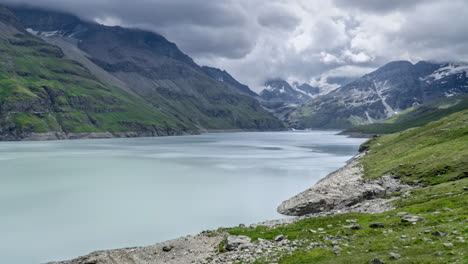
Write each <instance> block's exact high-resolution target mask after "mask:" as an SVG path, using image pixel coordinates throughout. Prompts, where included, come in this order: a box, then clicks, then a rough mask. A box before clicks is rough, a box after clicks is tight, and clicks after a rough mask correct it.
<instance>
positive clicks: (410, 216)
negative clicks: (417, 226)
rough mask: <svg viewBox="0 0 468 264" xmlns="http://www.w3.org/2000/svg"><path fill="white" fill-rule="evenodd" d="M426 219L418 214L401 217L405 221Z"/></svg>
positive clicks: (412, 221) (413, 221)
mask: <svg viewBox="0 0 468 264" xmlns="http://www.w3.org/2000/svg"><path fill="white" fill-rule="evenodd" d="M421 221H424V218H422V217H420V216H416V215H405V216H403V217H402V218H401V222H403V223H416V222H421Z"/></svg>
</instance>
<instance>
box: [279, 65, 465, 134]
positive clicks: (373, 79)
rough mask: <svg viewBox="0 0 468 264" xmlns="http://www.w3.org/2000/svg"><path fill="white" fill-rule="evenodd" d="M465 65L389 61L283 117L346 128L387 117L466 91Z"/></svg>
mask: <svg viewBox="0 0 468 264" xmlns="http://www.w3.org/2000/svg"><path fill="white" fill-rule="evenodd" d="M467 69H468V67H467V66H466V65H462V64H453V63H442V64H441V63H431V62H424V61H422V62H418V63H416V64H414V65H413V64H412V63H410V62H407V61H396V62H391V63H388V64H387V65H385V66H383V67H381V68H379V69H378V70H376V71H374V72H372V73H369V74H367V75H364V76H363V77H361V78H360V79H358V80H356V81H354V82H351V83H349V84H347V85H345V86H343V87H340V88H338V89H336V90H334V91H333V92H331V93H329V94H327V95H323V96H319V97H317V98H314V99H312V100H310V101H308V102H307V103H305V104H304V105H303V106H302V107H300V108H299V109H298V110H296V111H293V112H291V113H289V114H288V116H287V117H286V119H287V121H288V122H289V123H290V124H291V125H292V126H294V127H299V128H348V127H351V126H353V125H359V124H368V123H374V122H375V121H379V120H384V119H387V118H390V117H392V116H394V115H396V114H398V113H399V112H401V111H403V110H405V109H407V108H410V107H412V106H415V105H418V104H422V103H425V102H429V101H431V100H434V99H437V98H444V97H448V96H453V95H460V94H466V93H468V78H467V76H466V70H467Z"/></svg>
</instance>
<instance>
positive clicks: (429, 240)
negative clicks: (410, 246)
mask: <svg viewBox="0 0 468 264" xmlns="http://www.w3.org/2000/svg"><path fill="white" fill-rule="evenodd" d="M422 240H423V241H424V242H432V239H430V238H427V237H424V238H423V239H422Z"/></svg>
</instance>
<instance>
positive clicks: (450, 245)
mask: <svg viewBox="0 0 468 264" xmlns="http://www.w3.org/2000/svg"><path fill="white" fill-rule="evenodd" d="M442 245H444V247H446V248H452V247H453V244H452V243H443V244H442Z"/></svg>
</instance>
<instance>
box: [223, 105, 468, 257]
mask: <svg viewBox="0 0 468 264" xmlns="http://www.w3.org/2000/svg"><path fill="white" fill-rule="evenodd" d="M366 146H367V147H368V148H369V154H368V155H367V156H366V157H365V158H364V159H363V160H362V164H363V165H364V168H365V174H366V176H367V177H369V178H377V177H380V176H382V175H384V174H386V173H389V172H390V173H392V174H394V175H395V176H399V177H401V179H402V180H403V181H404V182H409V183H414V182H415V181H417V182H418V183H419V184H420V185H421V186H422V187H419V188H415V189H413V190H411V191H409V192H406V193H404V194H402V193H397V194H393V197H395V198H396V200H395V201H393V204H394V205H395V206H396V209H395V210H392V211H388V212H385V213H381V214H356V213H348V214H342V215H335V216H330V217H320V218H310V219H306V220H302V221H299V222H296V223H293V224H289V225H285V226H282V227H278V228H273V229H271V228H267V227H265V226H259V227H256V228H246V227H237V228H232V229H229V230H227V231H228V232H229V233H230V234H233V235H246V236H249V237H251V238H252V239H253V240H254V241H255V240H258V239H260V238H262V239H268V240H273V239H274V238H275V237H276V236H278V235H284V236H286V237H287V238H288V239H289V240H291V241H292V243H297V245H300V246H299V249H298V250H296V251H295V252H294V253H293V254H291V255H286V256H284V257H282V258H281V259H280V260H279V262H278V263H280V264H306V263H346V264H350V263H370V262H371V260H372V259H374V258H379V259H380V260H381V261H384V262H385V263H468V254H467V252H466V242H465V239H466V238H467V236H468V229H467V228H466V224H467V222H466V219H468V209H467V208H468V191H467V189H468V178H467V176H468V110H465V111H462V112H458V113H454V114H452V115H449V116H447V117H445V118H443V119H440V120H438V121H435V122H432V123H429V124H427V125H425V126H423V127H419V128H412V129H409V130H405V131H403V132H400V133H396V134H391V135H387V136H383V137H380V138H377V139H373V140H370V141H368V142H367V143H366ZM399 212H406V213H410V214H413V215H417V216H419V217H422V218H423V220H422V221H421V222H417V223H415V224H410V223H404V222H402V221H401V218H400V217H398V215H397V214H398V213H399ZM351 219H353V221H355V222H356V223H357V224H359V225H361V226H362V229H361V230H352V229H348V228H344V226H345V225H349V222H347V221H346V220H351ZM372 222H379V223H382V224H384V227H383V228H371V227H370V226H369V224H370V223H372ZM310 230H315V231H314V232H311V231H310ZM317 230H322V231H320V232H318V231H317ZM312 243H316V244H312ZM311 244H312V245H314V246H309V245H311ZM390 253H397V254H398V255H399V257H397V258H392V257H391V255H390ZM270 262H271V261H270V260H266V259H259V260H257V261H256V262H255V263H257V264H263V263H270Z"/></svg>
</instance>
